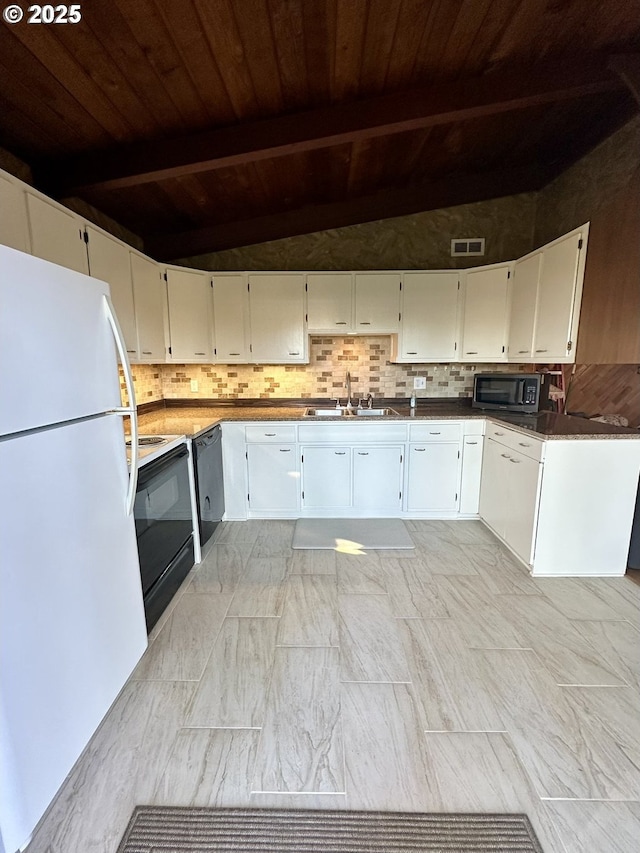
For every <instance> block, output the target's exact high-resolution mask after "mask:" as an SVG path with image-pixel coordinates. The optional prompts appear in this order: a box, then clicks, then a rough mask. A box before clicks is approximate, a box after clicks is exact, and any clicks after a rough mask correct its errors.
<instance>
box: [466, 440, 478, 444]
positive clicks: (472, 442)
mask: <svg viewBox="0 0 640 853" xmlns="http://www.w3.org/2000/svg"><path fill="white" fill-rule="evenodd" d="M477 443H478V442H477V441H465V444H477Z"/></svg>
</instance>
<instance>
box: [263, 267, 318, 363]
mask: <svg viewBox="0 0 640 853" xmlns="http://www.w3.org/2000/svg"><path fill="white" fill-rule="evenodd" d="M304 278H305V277H304V274H303V273H251V274H250V275H249V312H250V327H251V361H253V362H258V363H267V364H286V363H290V362H294V363H298V364H300V363H304V362H306V361H308V356H307V342H308V338H307V333H306V323H305V313H306V312H305V290H304Z"/></svg>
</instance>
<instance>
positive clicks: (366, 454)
mask: <svg viewBox="0 0 640 853" xmlns="http://www.w3.org/2000/svg"><path fill="white" fill-rule="evenodd" d="M368 455H369V454H368V453H362V452H361V451H358V456H368Z"/></svg>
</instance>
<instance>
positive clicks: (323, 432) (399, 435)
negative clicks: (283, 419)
mask: <svg viewBox="0 0 640 853" xmlns="http://www.w3.org/2000/svg"><path fill="white" fill-rule="evenodd" d="M355 420H356V418H350V419H348V423H332V424H301V425H300V426H299V427H298V437H299V439H300V441H301V442H302V441H303V442H309V443H313V444H316V443H317V444H321V443H325V442H336V443H339V444H344V443H348V444H355V443H359V442H369V441H374V442H381V443H382V442H387V441H394V442H395V441H399V442H403V441H406V440H407V425H406V424H403V423H393V424H390V423H386V424H381V423H376V424H371V423H369V424H363V423H354V421H355ZM357 420H358V421H361V420H362V418H358V419H357Z"/></svg>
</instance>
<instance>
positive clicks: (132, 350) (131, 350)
mask: <svg viewBox="0 0 640 853" xmlns="http://www.w3.org/2000/svg"><path fill="white" fill-rule="evenodd" d="M127 352H135V350H134V349H128V350H127Z"/></svg>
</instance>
